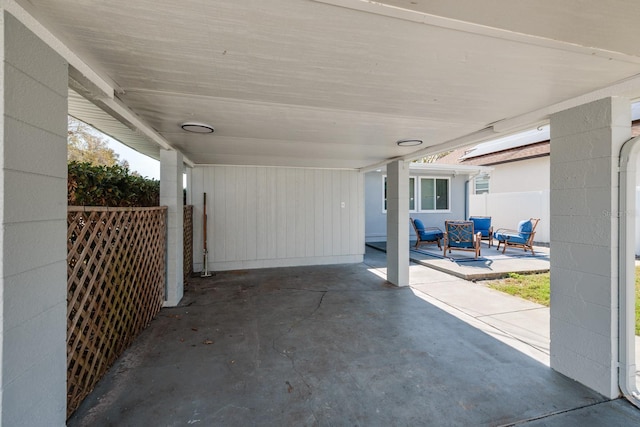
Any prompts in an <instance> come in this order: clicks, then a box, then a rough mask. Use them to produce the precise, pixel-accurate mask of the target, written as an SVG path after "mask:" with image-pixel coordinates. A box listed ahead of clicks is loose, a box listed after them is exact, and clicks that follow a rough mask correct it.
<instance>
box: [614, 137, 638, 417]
mask: <svg viewBox="0 0 640 427" xmlns="http://www.w3.org/2000/svg"><path fill="white" fill-rule="evenodd" d="M639 141H640V137H635V138H632V139H630V140H629V141H627V142H625V143H624V145H623V146H622V148H621V149H620V158H619V169H620V170H619V186H618V188H619V189H618V217H619V220H618V248H619V249H618V250H619V252H618V307H619V313H618V360H619V367H618V384H619V387H620V391H621V392H622V394H623V395H624V396H625V397H626V398H627V400H629V402H631V403H632V404H634V405H635V406H637V407H639V408H640V393H639V392H638V385H637V384H636V363H635V362H636V360H635V330H634V325H635V262H634V261H635V226H636V224H635V221H636V212H635V210H636V161H637V159H638V153H640V144H638V142H639ZM629 236H632V237H633V238H629Z"/></svg>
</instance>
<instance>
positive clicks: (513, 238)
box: [493, 231, 529, 245]
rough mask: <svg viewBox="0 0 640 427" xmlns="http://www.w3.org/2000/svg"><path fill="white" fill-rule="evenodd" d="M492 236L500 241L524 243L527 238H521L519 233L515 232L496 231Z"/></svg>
mask: <svg viewBox="0 0 640 427" xmlns="http://www.w3.org/2000/svg"><path fill="white" fill-rule="evenodd" d="M493 238H494V239H496V240H498V241H501V242H504V241H505V240H508V241H509V242H511V243H519V244H522V245H524V244H525V243H527V239H528V238H529V236H527V237H526V238H523V237H522V236H521V235H519V234H516V233H499V232H497V231H496V232H495V233H493Z"/></svg>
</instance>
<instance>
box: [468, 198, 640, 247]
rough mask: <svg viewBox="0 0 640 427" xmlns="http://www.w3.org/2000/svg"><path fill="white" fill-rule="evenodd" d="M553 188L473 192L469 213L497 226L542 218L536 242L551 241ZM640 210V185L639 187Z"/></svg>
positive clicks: (639, 243) (639, 234) (639, 241)
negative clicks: (509, 191)
mask: <svg viewBox="0 0 640 427" xmlns="http://www.w3.org/2000/svg"><path fill="white" fill-rule="evenodd" d="M549 193H550V192H549V190H543V191H527V192H519V193H485V194H477V195H476V194H472V195H471V196H470V197H469V215H470V216H472V215H483V216H490V217H491V223H492V224H493V229H494V230H497V229H498V228H515V227H516V226H517V225H518V222H519V221H521V220H523V219H527V218H540V223H539V224H538V227H537V228H536V237H535V241H536V242H541V243H549V240H550V237H551V236H550V233H549V226H550V222H549V218H550V215H551V212H550V210H549ZM636 212H640V187H636ZM635 240H636V255H640V215H636V233H635Z"/></svg>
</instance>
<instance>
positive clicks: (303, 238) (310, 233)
mask: <svg viewBox="0 0 640 427" xmlns="http://www.w3.org/2000/svg"><path fill="white" fill-rule="evenodd" d="M313 178H314V175H313V171H312V170H310V169H306V170H305V171H304V183H303V189H302V192H303V195H304V202H303V204H304V207H305V210H304V217H303V218H302V227H301V228H302V231H300V232H299V233H298V239H299V241H300V242H301V243H302V245H303V246H304V251H303V252H301V253H304V255H305V256H306V257H312V256H314V253H315V251H314V249H315V242H314V229H315V228H316V224H317V222H316V219H315V205H314V202H313V190H314V186H313Z"/></svg>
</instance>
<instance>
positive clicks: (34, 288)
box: [0, 8, 68, 426]
mask: <svg viewBox="0 0 640 427" xmlns="http://www.w3.org/2000/svg"><path fill="white" fill-rule="evenodd" d="M0 13H1V15H0V30H1V31H0V38H1V41H0V50H1V52H0V57H2V59H3V61H2V62H0V84H1V87H0V90H1V91H2V95H1V96H2V103H1V104H0V222H1V226H0V281H1V283H0V298H1V304H0V343H1V347H0V393H1V394H0V395H1V400H0V413H1V416H0V417H1V418H0V424H2V425H5V426H18V425H20V426H27V425H28V426H63V425H64V424H65V419H66V403H67V402H66V394H67V393H66V371H67V351H66V326H67V319H66V317H67V302H66V296H67V267H66V266H67V250H66V244H65V241H66V230H67V222H66V213H67V198H66V184H67V85H68V71H67V64H66V62H65V61H64V60H63V58H62V57H60V56H59V55H58V54H57V53H56V52H54V51H53V50H52V49H50V48H49V47H48V46H47V45H46V44H45V43H44V42H43V41H42V40H40V39H38V38H37V37H36V36H35V35H34V34H33V33H32V32H30V31H29V30H28V29H27V28H26V27H24V26H23V25H22V24H21V23H20V22H19V21H18V20H16V19H15V18H14V17H13V16H12V15H10V14H9V13H7V12H6V11H4V10H2V9H1V8H0Z"/></svg>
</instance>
